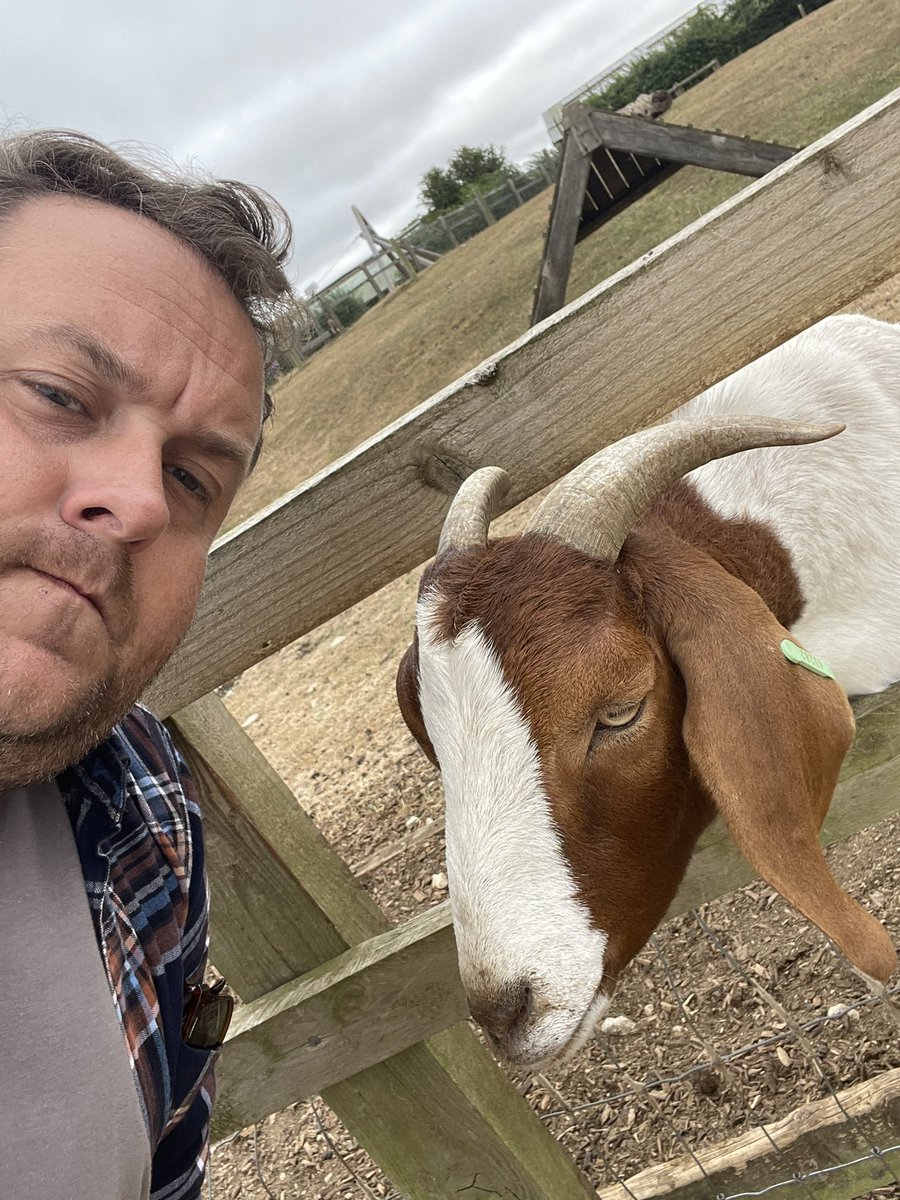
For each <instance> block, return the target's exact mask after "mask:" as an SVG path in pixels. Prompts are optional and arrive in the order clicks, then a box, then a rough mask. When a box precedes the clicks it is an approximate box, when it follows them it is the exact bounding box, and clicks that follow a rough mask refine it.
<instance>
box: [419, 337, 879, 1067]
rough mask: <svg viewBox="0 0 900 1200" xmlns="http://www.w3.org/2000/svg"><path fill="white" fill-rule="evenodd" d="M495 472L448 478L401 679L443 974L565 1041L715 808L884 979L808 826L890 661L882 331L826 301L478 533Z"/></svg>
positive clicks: (495, 1023) (788, 889) (509, 1030)
mask: <svg viewBox="0 0 900 1200" xmlns="http://www.w3.org/2000/svg"><path fill="white" fill-rule="evenodd" d="M845 427H846V432H842V431H843V430H844V429H845ZM837 434H840V436H839V437H835V435H837ZM832 437H835V440H834V441H831V440H830V439H831V438H832ZM805 443H819V444H810V445H804V444H805ZM751 449H752V450H753V451H754V453H753V454H749V453H743V451H749V450H751ZM731 455H736V456H737V457H734V458H731V457H727V459H726V456H731ZM723 459H725V461H719V460H723ZM507 482H508V480H507V477H506V474H505V472H503V471H502V470H500V469H499V468H495V467H489V468H484V469H481V470H479V471H476V472H474V473H473V474H472V475H471V476H469V478H468V479H467V480H466V481H465V482H464V483H463V485H462V487H461V488H460V490H459V492H458V493H457V495H456V497H455V499H454V501H453V503H452V505H451V507H450V510H449V512H448V515H447V518H446V521H445V524H444V528H443V532H442V534H441V539H440V544H439V548H438V553H437V557H436V558H435V560H434V562H433V563H432V565H431V566H430V567H429V568H428V569H427V570H426V571H425V573H424V575H423V577H422V581H421V586H420V590H419V600H418V605H417V611H416V632H415V637H414V640H413V643H412V645H411V646H410V647H409V649H408V650H407V651H406V653H405V655H404V657H403V660H402V662H401V664H400V668H399V672H398V676H397V693H398V699H399V702H400V708H401V711H402V713H403V716H404V719H405V721H406V723H407V725H408V726H409V728H410V730H411V732H412V733H413V735H414V736H415V738H416V739H417V740H418V742H419V743H420V745H421V746H422V748H423V749H424V751H425V753H426V754H427V755H428V757H429V758H430V759H431V760H432V762H434V763H435V764H436V765H438V766H439V769H440V771H441V775H442V781H443V787H444V794H445V803H446V841H447V873H448V877H449V886H450V900H451V908H452V913H453V919H454V925H455V930H456V938H457V945H458V953H459V962H460V973H461V977H462V981H463V984H464V987H465V990H466V993H467V998H468V1002H469V1007H470V1010H471V1012H472V1015H473V1016H474V1018H475V1019H476V1021H478V1022H479V1023H480V1024H481V1026H482V1027H483V1029H484V1030H485V1032H486V1034H487V1035H488V1038H489V1039H490V1041H491V1043H492V1044H493V1046H494V1047H495V1048H496V1049H497V1050H498V1051H499V1052H501V1053H502V1054H503V1055H505V1056H506V1057H507V1058H508V1059H510V1060H511V1061H513V1062H516V1063H520V1064H530V1063H534V1062H537V1061H540V1060H542V1059H546V1058H552V1057H555V1056H557V1055H559V1054H561V1053H564V1052H569V1051H571V1050H572V1049H574V1048H577V1047H578V1046H579V1045H581V1044H582V1043H583V1042H584V1040H585V1039H586V1038H587V1037H588V1036H589V1035H590V1033H591V1031H592V1029H593V1027H594V1025H595V1024H596V1022H597V1020H598V1019H599V1018H600V1017H601V1016H602V1015H603V1014H604V1012H605V1011H606V1010H607V1007H608V1004H609V999H610V997H611V995H612V993H613V991H614V989H615V986H616V981H617V978H618V976H619V973H620V972H621V970H622V968H623V967H624V966H625V964H626V963H627V962H628V961H629V960H630V959H631V958H632V957H633V956H634V955H635V954H636V953H637V952H638V950H640V949H641V947H642V946H643V945H644V944H645V942H646V940H647V938H648V937H649V936H650V934H651V933H652V931H653V929H654V928H655V927H656V925H657V924H658V923H659V922H660V920H661V919H662V918H663V916H664V915H665V913H666V910H667V908H668V907H669V904H670V903H671V901H672V898H673V897H674V895H675V892H676V890H677V888H678V885H679V883H680V881H681V879H682V877H683V875H684V872H685V869H686V867H687V864H688V861H689V859H690V856H691V854H692V852H693V848H694V845H695V843H696V840H697V837H698V836H699V834H700V833H701V831H702V830H703V829H704V828H705V826H706V825H707V824H709V822H710V821H711V820H712V819H713V817H714V816H715V815H716V814H718V815H720V816H721V817H722V819H723V820H724V822H725V825H726V826H727V828H728V830H729V832H730V834H731V835H732V837H733V839H734V840H735V842H736V843H737V846H738V847H739V849H740V850H741V851H742V853H743V854H744V856H745V857H746V858H747V860H748V861H749V862H750V863H751V865H752V866H753V867H754V868H755V870H757V871H758V873H759V874H760V875H762V876H763V878H764V879H766V880H767V881H768V882H769V883H770V884H772V885H773V886H774V887H775V888H776V889H777V890H778V891H779V892H780V893H781V894H782V896H783V897H784V898H785V899H786V900H788V901H789V902H790V903H791V904H792V905H794V907H795V908H797V909H798V910H799V911H800V912H801V913H802V914H804V915H805V916H806V917H807V918H808V919H809V920H811V921H813V922H814V923H815V924H816V925H818V926H819V927H820V929H822V930H823V931H824V932H825V933H826V934H827V935H828V936H829V937H830V938H831V939H832V940H833V941H834V942H835V943H836V945H837V946H838V947H839V948H840V950H841V951H842V952H843V953H844V954H845V955H846V957H847V958H848V959H849V960H850V961H851V962H852V963H853V964H854V965H855V966H856V967H857V968H858V969H859V970H860V971H862V972H863V973H864V974H865V975H867V976H869V977H871V978H873V979H874V980H879V981H884V980H886V979H887V978H888V976H889V975H890V974H891V973H892V971H893V970H894V968H895V966H896V962H897V959H896V954H895V951H894V948H893V945H892V943H891V940H890V938H889V936H888V934H887V931H886V930H885V929H884V928H883V926H882V925H881V924H880V923H879V922H878V921H877V920H876V919H875V918H874V917H873V916H871V915H870V914H869V913H868V912H867V911H866V910H865V909H864V908H863V907H862V906H860V905H859V904H857V903H856V902H855V901H854V900H852V899H851V898H850V897H849V896H847V895H846V894H845V893H844V892H843V891H842V890H841V889H840V888H839V887H838V885H837V883H836V882H835V881H834V879H833V877H832V876H831V874H830V873H829V871H828V868H827V866H826V863H825V859H824V857H823V855H822V852H821V849H820V847H819V842H818V836H817V835H818V831H819V828H820V826H821V824H822V821H823V819H824V817H825V814H826V811H827V809H828V805H829V803H830V801H831V796H832V792H833V790H834V787H835V783H836V781H837V778H838V772H839V769H840V766H841V762H842V760H843V758H844V755H845V754H846V752H847V750H848V748H849V746H850V744H851V742H852V740H853V733H854V723H853V716H852V711H851V709H850V706H849V703H848V700H847V695H846V693H849V694H853V693H862V692H871V691H878V690H880V689H882V688H884V687H886V686H887V685H888V684H890V683H892V682H894V681H895V680H897V679H898V678H900V570H898V552H897V546H896V541H895V540H896V537H897V531H898V529H900V327H895V326H893V325H889V324H886V323H884V322H880V321H875V320H872V319H869V318H865V317H860V316H842V317H831V318H828V319H826V320H824V321H821V322H820V323H819V324H818V325H815V326H813V327H812V328H810V329H808V330H807V331H806V332H804V333H801V334H799V335H798V336H797V337H795V338H793V339H792V340H791V341H789V342H786V343H785V344H783V345H782V346H780V347H779V348H777V349H776V350H773V351H772V352H771V353H769V354H766V355H764V356H763V357H761V358H760V359H758V360H757V361H755V362H753V363H751V364H750V365H749V366H747V367H745V368H743V369H742V370H740V371H738V372H737V373H736V374H734V375H732V376H730V377H729V378H727V379H725V380H723V381H722V382H721V383H719V384H717V385H716V386H714V387H712V388H710V389H709V390H708V391H706V392H704V393H703V394H702V395H700V396H698V397H697V398H696V399H695V400H693V401H691V402H690V403H689V404H687V405H686V406H684V407H683V408H681V409H680V410H678V411H676V413H674V414H673V415H672V417H671V418H670V419H669V420H668V421H667V422H665V423H663V424H662V425H659V426H656V427H654V428H651V429H645V430H643V431H641V432H639V433H636V434H634V435H632V436H631V437H627V438H625V439H624V440H622V441H620V442H618V443H616V444H615V445H612V446H610V447H608V448H607V449H604V450H601V451H600V452H599V453H598V454H595V455H594V456H593V457H592V458H589V459H588V460H587V461H586V462H584V463H582V464H581V466H580V467H577V468H576V469H575V470H574V471H572V472H571V473H570V474H569V475H567V476H566V477H565V478H564V479H563V480H561V481H560V482H559V483H558V484H557V485H556V487H555V488H554V489H553V490H552V491H551V492H550V493H549V494H548V496H547V497H546V498H545V499H544V500H543V502H542V503H541V505H540V507H539V508H538V509H537V511H536V514H535V515H534V517H533V518H532V520H531V522H530V524H529V525H528V527H527V529H526V530H525V532H524V533H522V534H521V535H520V536H518V537H511V538H502V539H498V540H496V541H488V536H487V535H488V525H489V521H490V518H491V515H492V512H493V510H494V508H495V507H496V505H497V503H498V500H499V499H500V498H502V493H503V492H504V491H505V488H506V484H507ZM798 644H801V645H802V646H803V647H805V648H806V650H807V651H811V652H812V654H813V655H816V656H821V657H822V658H824V659H825V660H826V661H827V662H828V663H829V664H830V666H831V668H832V669H833V672H834V676H836V679H835V678H829V677H828V674H827V671H828V668H827V667H824V666H823V665H822V664H821V663H817V662H815V661H812V662H811V665H812V666H813V667H818V668H819V671H823V672H824V673H817V672H816V671H815V670H809V669H806V668H805V666H804V665H803V664H802V663H801V664H797V663H796V662H794V661H791V660H790V659H789V658H788V657H787V655H788V654H790V655H791V656H792V657H793V658H794V659H796V658H798V657H799V656H800V655H799V651H798V649H797V646H798ZM809 661H810V660H809V659H807V662H809ZM838 681H839V682H838Z"/></svg>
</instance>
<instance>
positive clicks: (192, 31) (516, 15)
mask: <svg viewBox="0 0 900 1200" xmlns="http://www.w3.org/2000/svg"><path fill="white" fill-rule="evenodd" d="M684 6H685V5H684V0H647V2H646V3H644V4H641V5H633V6H631V8H630V9H629V8H625V6H623V5H622V4H621V0H560V2H558V3H557V4H556V5H554V6H553V7H551V8H548V6H547V4H546V0H491V2H489V3H486V2H485V0H418V2H417V3H414V2H413V0H379V3H378V4H377V5H375V4H372V3H371V0H343V2H340V0H338V2H335V3H332V4H331V5H325V4H322V3H317V4H311V3H309V0H307V2H306V3H303V4H301V5H299V6H288V5H285V4H281V3H276V2H275V0H258V2H257V3H256V4H255V5H254V6H253V7H252V17H250V18H248V17H247V12H248V9H247V6H246V5H245V4H240V5H239V4H238V3H237V2H236V0H206V2H205V3H204V2H203V0H199V2H198V0H194V2H192V3H191V2H189V3H185V2H181V3H174V2H173V0H158V2H157V3H155V4H154V5H153V6H152V7H147V8H145V9H143V10H141V9H138V8H136V7H135V6H133V5H132V6H127V7H124V6H122V5H121V3H112V0H94V2H93V3H89V4H87V5H78V6H75V5H72V4H71V3H68V2H66V0H55V2H53V0H48V2H47V3H44V4H41V5H33V6H31V8H30V9H29V10H28V11H27V20H26V14H23V15H22V17H21V18H20V20H19V24H18V25H17V24H16V23H15V22H10V21H9V20H7V27H6V30H5V37H4V40H3V44H2V45H0V79H2V81H3V82H2V84H0V112H2V113H5V114H6V116H7V118H8V120H10V121H11V122H12V123H13V124H18V125H20V126H21V125H22V124H25V125H63V126H68V127H73V128H80V129H83V130H85V131H86V132H89V133H92V134H94V135H95V136H98V137H101V138H104V139H106V140H110V141H115V142H122V141H127V142H132V143H144V144H147V145H149V146H153V147H159V148H161V149H162V150H164V151H165V152H167V153H168V154H170V155H172V156H174V157H175V158H176V159H177V160H179V161H188V160H191V161H195V162H196V163H198V164H200V165H202V166H203V167H204V168H205V169H207V170H209V171H211V172H212V173H214V174H216V175H221V176H229V177H234V178H242V179H247V180H249V181H251V182H253V183H255V184H257V185H259V186H262V187H264V188H266V189H267V190H268V191H269V192H271V193H272V194H273V195H274V196H276V197H277V198H278V199H279V200H280V201H281V202H282V203H283V204H284V205H285V207H286V208H287V210H288V212H289V213H290V215H291V217H292V219H293V221H294V224H295V229H296V254H295V261H294V268H293V269H294V274H295V276H296V278H297V279H298V280H299V281H306V280H309V279H310V278H311V277H314V276H315V277H317V278H318V280H319V282H324V279H323V274H322V273H323V272H324V271H325V270H326V269H327V268H328V267H329V266H330V265H331V264H332V263H333V262H334V261H335V259H336V258H338V257H339V256H340V255H341V253H342V251H343V250H344V249H345V248H346V247H347V245H348V243H350V242H351V240H352V239H353V236H354V233H355V224H354V222H353V218H352V215H351V213H350V205H351V204H357V205H359V206H360V207H361V208H362V209H363V211H364V212H365V213H366V215H367V216H368V217H369V218H370V219H371V220H372V221H373V222H374V223H375V225H376V226H377V227H379V228H383V230H384V232H393V231H394V230H395V228H396V227H397V226H398V225H399V223H402V222H403V221H405V220H407V219H408V218H409V217H411V216H412V215H413V214H414V213H415V211H416V192H417V188H418V181H419V179H420V178H421V176H422V175H423V173H424V172H425V171H426V170H427V169H428V168H429V167H430V166H433V165H443V164H444V163H445V162H446V161H447V159H448V158H449V156H450V154H451V153H452V152H453V150H454V149H455V148H456V147H457V146H458V145H460V144H462V143H476V144H479V143H485V142H493V143H495V144H497V145H503V146H505V147H506V150H507V152H508V153H509V154H510V155H511V157H513V158H522V157H524V156H525V155H527V154H528V153H530V152H531V151H532V150H534V149H537V148H539V147H540V146H541V145H546V144H548V143H547V137H546V134H545V131H544V127H543V123H542V121H541V118H540V114H541V112H542V111H543V110H544V109H546V108H548V107H549V106H550V105H551V104H553V103H554V102H556V101H557V100H559V99H560V98H561V97H562V96H563V95H565V94H566V93H567V92H570V91H572V90H574V89H575V88H577V87H578V86H580V84H581V83H583V82H584V81H585V80H586V79H587V78H589V77H590V76H592V75H594V74H596V73H597V72H599V71H600V70H602V69H603V67H604V66H605V65H607V64H608V63H609V62H610V61H611V60H612V59H614V58H616V57H617V56H618V55H620V54H622V53H624V52H626V51H627V50H629V49H630V48H631V47H632V46H633V45H634V44H635V43H636V42H638V41H640V40H641V39H642V38H645V37H647V36H648V35H649V34H651V33H653V32H654V30H655V29H656V28H658V27H659V26H660V25H662V24H664V23H666V22H667V21H670V20H672V19H673V18H674V17H676V16H678V15H679V13H680V12H681V11H682V10H683V8H684ZM623 10H624V11H623ZM359 247H360V249H359V256H360V257H361V254H362V244H361V243H359Z"/></svg>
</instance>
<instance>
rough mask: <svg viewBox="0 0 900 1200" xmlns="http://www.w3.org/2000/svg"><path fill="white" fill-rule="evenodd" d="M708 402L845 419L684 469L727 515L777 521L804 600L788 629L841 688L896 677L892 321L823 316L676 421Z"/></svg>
mask: <svg viewBox="0 0 900 1200" xmlns="http://www.w3.org/2000/svg"><path fill="white" fill-rule="evenodd" d="M707 413H709V414H718V413H742V414H754V413H758V414H760V415H763V416H767V417H783V418H796V419H797V420H801V421H815V422H833V421H841V422H845V423H846V425H847V429H846V431H845V432H844V433H841V434H839V435H838V436H837V437H835V438H832V439H830V440H829V441H826V442H820V443H818V444H815V445H809V446H797V447H785V448H778V449H762V450H752V451H748V452H747V453H743V454H737V455H734V456H733V457H732V458H728V459H722V460H721V461H719V462H713V463H710V464H708V465H707V466H704V467H700V468H699V469H698V470H696V471H693V472H692V473H691V474H690V475H689V476H687V478H688V479H689V480H690V481H691V482H692V483H694V484H695V485H696V486H697V488H698V489H699V491H700V494H701V496H702V497H703V499H704V500H705V501H706V502H707V503H708V504H709V505H710V506H711V507H712V509H713V510H714V511H715V512H717V513H719V514H720V515H721V516H723V517H748V518H751V519H753V520H756V521H761V522H763V523H764V524H766V525H768V526H769V527H770V528H771V529H772V530H773V531H774V532H775V534H776V535H777V536H778V538H779V540H780V541H781V543H782V545H783V546H784V547H785V548H786V549H787V550H788V551H789V552H790V555H791V559H792V561H793V565H794V569H795V570H796V572H797V576H798V579H799V582H800V587H801V589H802V591H803V596H804V599H805V601H806V607H805V609H804V612H803V614H802V616H801V618H800V620H799V621H798V622H797V623H796V625H794V627H793V629H792V633H794V634H795V635H796V637H797V639H798V641H800V642H802V643H803V645H804V646H806V647H807V648H808V649H809V650H811V651H812V652H813V654H817V655H819V656H820V657H821V658H823V659H824V660H825V661H826V662H827V663H828V664H829V666H830V667H831V668H832V670H833V671H834V673H835V675H836V676H837V678H838V680H839V681H840V682H841V684H842V685H843V687H844V688H845V689H846V690H847V692H848V693H849V694H851V695H859V694H861V693H865V692H877V691H881V690H882V689H883V688H885V687H887V686H888V685H889V684H891V683H893V682H895V681H896V680H897V679H900V326H895V325H889V324H886V323H885V322H883V321H876V320H873V319H871V318H868V317H861V316H840V317H829V318H827V319H826V320H824V321H820V322H819V324H817V325H814V326H812V328H810V329H807V330H805V331H804V332H803V333H801V334H798V336H797V337H795V338H793V339H792V340H791V341H789V342H786V343H785V344H784V345H782V346H779V347H778V348H777V349H776V350H773V351H772V352H771V353H769V354H766V355H763V357H762V358H759V359H757V360H756V361H755V362H753V363H750V364H749V365H748V366H747V367H744V368H743V370H741V371H738V372H737V373H736V374H735V375H731V376H729V377H728V378H727V379H724V380H722V382H721V383H719V384H716V386H715V387H713V388H710V389H709V390H708V391H706V392H703V393H702V394H701V395H700V396H698V397H697V398H696V399H694V400H692V401H691V402H690V403H689V404H687V405H685V406H684V407H683V408H681V409H679V410H678V411H677V412H676V413H675V414H673V419H677V418H678V417H680V416H682V415H684V416H697V415H703V414H707Z"/></svg>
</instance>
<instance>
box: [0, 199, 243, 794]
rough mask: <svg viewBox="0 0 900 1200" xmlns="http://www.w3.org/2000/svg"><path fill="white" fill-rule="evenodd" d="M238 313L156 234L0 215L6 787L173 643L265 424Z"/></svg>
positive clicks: (85, 735) (83, 744) (224, 293)
mask: <svg viewBox="0 0 900 1200" xmlns="http://www.w3.org/2000/svg"><path fill="white" fill-rule="evenodd" d="M261 410H262V363H261V358H260V353H259V348H258V345H257V341H256V336H255V334H254V331H253V329H252V327H251V325H250V322H249V320H248V318H247V316H246V315H245V314H244V312H243V311H242V309H241V308H240V306H239V305H238V303H237V301H236V300H235V299H234V298H233V297H232V295H231V294H230V292H229V290H228V288H227V286H226V284H225V283H224V282H223V281H222V280H221V279H220V278H219V277H218V276H217V275H215V274H214V272H213V271H212V269H211V268H210V267H209V266H208V265H207V264H206V262H205V261H204V260H202V259H201V258H199V256H197V255H195V254H194V252H193V251H192V250H190V249H189V248H188V247H186V246H184V245H182V244H181V243H180V242H179V241H177V240H176V239H175V238H174V237H173V236H172V235H170V234H169V233H167V232H166V231H165V230H163V229H161V228H159V227H158V226H156V225H154V224H152V223H151V222H150V221H146V220H143V219H141V218H140V217H137V216H135V215H133V214H131V213H127V212H123V211H121V210H118V209H115V208H112V207H110V206H109V205H105V204H101V203H98V202H95V201H83V200H75V199H71V198H68V197H66V198H59V199H57V198H55V197H54V198H46V199H41V200H37V201H34V202H30V203H28V204H27V205H25V206H24V207H22V208H19V209H17V210H15V211H14V212H13V213H12V214H11V215H10V216H9V217H8V218H6V219H5V220H3V221H2V222H0V787H2V786H11V785H12V784H16V783H24V782H26V781H27V780H29V779H31V778H35V777H39V776H44V775H48V774H51V773H54V772H56V771H58V770H60V769H61V768H62V767H63V766H65V765H67V763H69V762H71V761H73V760H74V759H75V758H77V757H79V756H80V754H81V753H83V752H84V751H85V750H86V749H87V748H88V747H89V746H90V745H92V744H94V743H95V742H96V741H98V740H99V739H100V738H101V737H102V736H104V735H105V733H106V732H107V731H108V729H109V728H110V727H111V726H112V724H114V722H115V721H116V720H117V719H118V718H119V717H120V716H121V715H122V714H123V713H124V712H125V711H127V709H128V708H129V707H130V706H131V704H132V703H133V702H134V700H135V699H136V698H137V697H138V696H139V695H140V693H141V692H142V690H143V689H144V687H145V686H146V684H147V683H148V682H149V680H150V679H151V678H152V677H153V676H154V675H155V673H156V672H157V671H158V670H159V668H160V667H161V666H162V664H163V663H164V662H165V661H166V659H167V658H168V657H169V656H170V654H171V653H172V651H173V650H174V649H175V647H176V646H177V644H178V642H179V641H180V640H181V638H182V636H183V635H184V633H185V631H186V630H187V627H188V625H189V623H190V620H191V617H192V616H193V613H194V607H195V605H196V601H197V596H198V594H199V591H200V585H201V583H202V580H203V572H204V565H205V561H206V555H207V552H208V550H209V547H210V544H211V542H212V540H213V537H214V536H215V533H216V531H217V530H218V528H219V526H220V524H221V522H222V519H223V517H224V516H225V513H226V511H227V509H228V506H229V504H230V503H231V500H232V499H233V497H234V494H235V492H236V491H237V488H238V486H239V484H240V483H241V481H242V479H243V478H244V476H245V474H246V471H247V468H248V464H249V462H250V458H251V455H252V453H253V448H254V445H255V444H256V441H257V438H258V436H259V432H260V422H261Z"/></svg>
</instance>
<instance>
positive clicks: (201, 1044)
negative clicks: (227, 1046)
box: [181, 979, 234, 1050]
mask: <svg viewBox="0 0 900 1200" xmlns="http://www.w3.org/2000/svg"><path fill="white" fill-rule="evenodd" d="M224 987H225V980H224V979H220V980H219V982H218V983H216V984H214V985H213V986H212V987H208V986H207V985H206V984H205V983H198V984H194V985H192V986H186V987H185V989H184V1021H183V1022H182V1025H181V1036H182V1039H183V1040H184V1041H185V1042H186V1043H187V1045H188V1046H193V1047H194V1049H195V1050H216V1049H218V1047H219V1046H221V1045H222V1043H223V1042H224V1041H225V1034H226V1033H227V1032H228V1026H229V1025H230V1024H231V1017H232V1014H233V1012H234V997H233V996H229V995H228V993H227V992H225V991H223V988H224Z"/></svg>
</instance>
